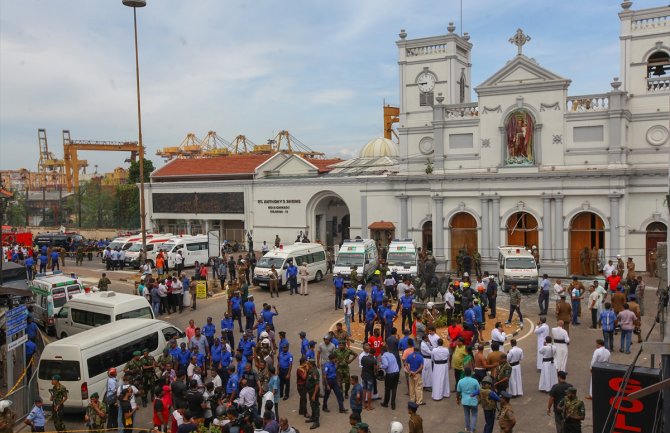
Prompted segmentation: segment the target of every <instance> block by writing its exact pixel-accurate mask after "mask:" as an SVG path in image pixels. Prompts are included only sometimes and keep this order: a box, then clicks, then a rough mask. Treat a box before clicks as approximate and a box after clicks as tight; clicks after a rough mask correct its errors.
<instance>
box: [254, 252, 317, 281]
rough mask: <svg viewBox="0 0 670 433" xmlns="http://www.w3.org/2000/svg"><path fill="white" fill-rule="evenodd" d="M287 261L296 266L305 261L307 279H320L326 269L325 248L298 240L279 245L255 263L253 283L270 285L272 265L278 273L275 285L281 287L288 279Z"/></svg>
mask: <svg viewBox="0 0 670 433" xmlns="http://www.w3.org/2000/svg"><path fill="white" fill-rule="evenodd" d="M289 261H291V262H293V264H294V265H296V266H298V267H299V266H300V265H301V264H302V263H303V262H306V263H307V272H309V277H308V280H309V281H317V282H318V281H321V280H322V279H323V276H324V275H325V274H326V270H327V269H328V265H327V263H326V250H325V249H324V248H323V245H321V244H312V243H309V244H308V243H301V242H298V243H295V244H293V245H279V248H273V249H272V250H270V251H268V252H267V253H265V255H264V256H263V257H261V259H260V260H259V261H258V263H256V267H255V268H254V276H253V283H254V284H255V285H258V286H261V287H268V286H269V285H270V270H271V268H272V265H274V266H275V269H276V270H277V274H278V275H279V281H278V282H277V287H283V286H284V285H285V284H286V281H288V277H287V274H286V270H287V269H288V262H289ZM298 283H300V277H298Z"/></svg>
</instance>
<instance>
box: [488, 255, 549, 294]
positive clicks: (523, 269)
mask: <svg viewBox="0 0 670 433" xmlns="http://www.w3.org/2000/svg"><path fill="white" fill-rule="evenodd" d="M498 251H499V252H498V268H499V269H498V281H500V287H501V288H502V290H503V292H508V291H509V290H510V289H511V288H512V284H516V287H517V288H518V289H519V290H520V291H524V290H528V291H530V292H533V293H535V292H537V288H538V285H539V282H538V276H539V272H538V270H537V263H536V262H535V258H534V257H533V254H531V252H530V251H528V250H527V249H526V248H525V247H522V246H519V245H504V246H502V247H500V248H499V249H498Z"/></svg>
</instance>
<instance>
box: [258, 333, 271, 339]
mask: <svg viewBox="0 0 670 433" xmlns="http://www.w3.org/2000/svg"><path fill="white" fill-rule="evenodd" d="M260 337H261V339H265V338H270V334H268V333H267V332H265V331H263V332H261V335H260Z"/></svg>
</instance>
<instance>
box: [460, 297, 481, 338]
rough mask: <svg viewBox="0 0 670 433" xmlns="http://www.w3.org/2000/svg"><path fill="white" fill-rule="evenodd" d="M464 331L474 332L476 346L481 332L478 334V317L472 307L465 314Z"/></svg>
mask: <svg viewBox="0 0 670 433" xmlns="http://www.w3.org/2000/svg"><path fill="white" fill-rule="evenodd" d="M463 329H465V330H467V331H472V344H476V343H477V340H478V334H479V332H477V317H476V316H475V310H474V309H473V308H472V305H470V306H469V308H468V309H467V310H465V313H464V314H463Z"/></svg>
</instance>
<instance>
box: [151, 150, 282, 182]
mask: <svg viewBox="0 0 670 433" xmlns="http://www.w3.org/2000/svg"><path fill="white" fill-rule="evenodd" d="M270 157H272V155H252V154H247V155H228V156H219V157H215V158H199V159H173V160H172V161H170V162H168V163H167V164H165V165H164V166H163V167H161V168H159V169H158V170H156V171H154V173H153V174H152V176H151V177H196V176H217V175H218V176H233V175H247V176H248V175H252V174H253V173H254V170H255V169H256V167H258V166H259V165H261V164H262V163H264V162H265V161H267V160H268V159H270Z"/></svg>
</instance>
